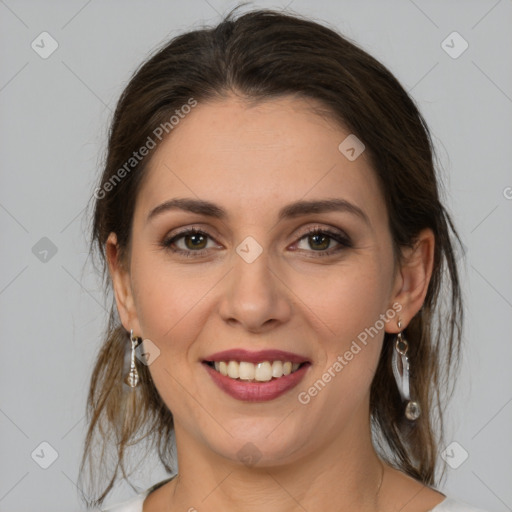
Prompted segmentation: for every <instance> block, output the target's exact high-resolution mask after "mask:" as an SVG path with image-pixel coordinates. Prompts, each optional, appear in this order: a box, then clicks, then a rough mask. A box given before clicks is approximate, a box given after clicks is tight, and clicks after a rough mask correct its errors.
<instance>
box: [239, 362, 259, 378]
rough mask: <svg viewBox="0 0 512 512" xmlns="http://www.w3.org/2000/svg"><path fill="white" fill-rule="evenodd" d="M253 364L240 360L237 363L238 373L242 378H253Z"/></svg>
mask: <svg viewBox="0 0 512 512" xmlns="http://www.w3.org/2000/svg"><path fill="white" fill-rule="evenodd" d="M254 374H255V371H254V365H253V364H252V363H246V362H243V361H242V362H240V364H239V365H238V375H239V378H240V379H242V380H252V379H254Z"/></svg>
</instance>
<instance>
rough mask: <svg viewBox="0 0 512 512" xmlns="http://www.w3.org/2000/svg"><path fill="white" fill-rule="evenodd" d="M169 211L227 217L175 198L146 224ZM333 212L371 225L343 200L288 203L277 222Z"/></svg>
mask: <svg viewBox="0 0 512 512" xmlns="http://www.w3.org/2000/svg"><path fill="white" fill-rule="evenodd" d="M171 210H183V211H187V212H191V213H197V214H199V215H205V216H207V217H213V218H216V219H219V220H225V219H227V217H228V214H227V212H226V210H224V209H223V208H221V207H220V206H217V205H216V204H215V203H211V202H210V201H205V200H202V199H193V198H175V199H170V200H169V201H165V202H164V203H162V204H159V205H158V206H156V207H155V208H153V209H152V210H151V211H150V212H149V215H148V216H147V218H146V223H148V222H149V221H151V220H152V219H154V218H155V217H157V216H158V215H161V214H162V213H164V212H167V211H171ZM335 211H337V212H347V213H351V214H353V215H355V216H357V217H359V218H360V219H361V220H363V221H364V222H365V223H366V224H368V225H369V226H370V225H371V224H370V220H369V219H368V217H367V215H366V214H365V213H364V212H363V210H361V208H359V207H358V206H356V205H355V204H352V203H350V202H349V201H347V200H345V199H321V200H311V201H297V202H295V203H290V204H288V205H286V206H284V207H283V208H281V210H279V214H278V221H282V220H284V219H292V218H296V217H299V216H301V215H308V214H311V213H325V212H335Z"/></svg>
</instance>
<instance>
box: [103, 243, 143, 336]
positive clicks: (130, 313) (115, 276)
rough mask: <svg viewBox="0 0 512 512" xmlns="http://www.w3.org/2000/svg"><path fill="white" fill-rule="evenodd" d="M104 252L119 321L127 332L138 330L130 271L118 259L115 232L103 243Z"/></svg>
mask: <svg viewBox="0 0 512 512" xmlns="http://www.w3.org/2000/svg"><path fill="white" fill-rule="evenodd" d="M105 253H106V257H107V263H108V268H109V273H110V277H111V279H112V287H113V289H114V296H115V300H116V305H117V311H118V312H119V318H120V319H121V323H122V324H123V327H124V328H125V329H126V330H127V331H128V332H129V331H130V329H133V330H134V332H140V328H139V325H138V321H137V314H136V311H135V303H134V300H133V294H132V288H131V279H130V272H129V270H128V269H125V268H124V266H123V264H122V262H121V260H120V257H119V247H118V245H117V236H116V234H115V233H110V235H109V237H108V239H107V242H106V244H105Z"/></svg>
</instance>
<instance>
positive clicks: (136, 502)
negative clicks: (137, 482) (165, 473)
mask: <svg viewBox="0 0 512 512" xmlns="http://www.w3.org/2000/svg"><path fill="white" fill-rule="evenodd" d="M175 476H176V475H173V476H171V477H170V478H167V479H165V480H162V481H161V482H158V483H156V484H155V485H152V486H151V487H150V488H149V489H147V490H146V491H144V492H141V493H139V494H137V495H136V496H135V497H133V498H130V499H129V500H126V501H123V502H121V503H117V504H115V505H110V506H109V507H106V508H102V509H101V510H100V511H99V512H142V508H143V504H144V501H145V500H146V498H147V497H148V495H149V494H150V493H152V492H153V491H156V490H157V489H159V488H160V487H162V486H163V485H164V484H166V483H167V482H170V481H171V480H172V479H173V478H174V477H175Z"/></svg>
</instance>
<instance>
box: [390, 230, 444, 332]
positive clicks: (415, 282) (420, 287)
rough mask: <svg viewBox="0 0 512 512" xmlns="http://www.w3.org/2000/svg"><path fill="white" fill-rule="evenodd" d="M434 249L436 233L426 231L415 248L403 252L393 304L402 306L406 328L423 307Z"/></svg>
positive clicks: (401, 313) (391, 328)
mask: <svg viewBox="0 0 512 512" xmlns="http://www.w3.org/2000/svg"><path fill="white" fill-rule="evenodd" d="M434 247H435V236H434V233H433V232H432V230H431V229H424V230H423V231H421V232H420V233H419V235H418V237H417V240H416V242H415V244H414V246H413V247H412V248H406V249H404V250H403V251H402V261H401V264H400V268H399V270H398V273H397V280H396V290H395V293H394V296H393V299H392V302H397V303H399V304H401V306H402V310H401V312H400V317H401V318H402V323H403V325H405V326H407V324H408V323H409V322H410V321H411V319H412V318H413V317H414V316H415V315H416V313H417V312H418V311H419V310H420V309H421V307H422V306H423V302H424V300H425V296H426V295H427V291H428V287H429V284H430V278H431V277H432V270H433V265H434ZM389 327H390V330H389V332H395V330H393V329H394V328H393V326H391V325H390V326H389Z"/></svg>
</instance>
